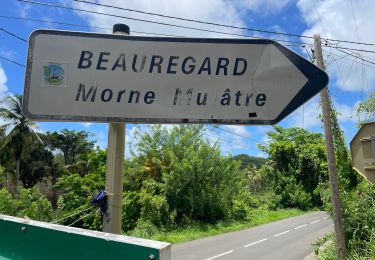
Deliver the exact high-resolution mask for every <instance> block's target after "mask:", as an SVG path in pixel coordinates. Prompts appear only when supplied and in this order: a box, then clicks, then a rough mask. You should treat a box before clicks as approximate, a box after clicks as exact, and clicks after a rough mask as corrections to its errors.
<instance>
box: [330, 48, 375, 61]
mask: <svg viewBox="0 0 375 260" xmlns="http://www.w3.org/2000/svg"><path fill="white" fill-rule="evenodd" d="M335 49H337V50H338V51H340V52H342V53H345V54H348V55H349V56H352V57H354V58H356V59H361V60H363V61H366V62H368V63H371V64H372V65H375V62H372V61H369V60H367V59H365V58H363V57H362V56H361V55H360V54H359V53H350V52H347V51H343V50H341V49H338V48H335ZM354 54H357V56H356V55H354Z"/></svg>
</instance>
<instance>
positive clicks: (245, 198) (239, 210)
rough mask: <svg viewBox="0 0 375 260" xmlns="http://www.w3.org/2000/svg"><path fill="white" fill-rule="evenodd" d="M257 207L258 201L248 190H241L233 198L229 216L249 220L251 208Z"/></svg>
mask: <svg viewBox="0 0 375 260" xmlns="http://www.w3.org/2000/svg"><path fill="white" fill-rule="evenodd" d="M258 207H259V201H258V200H257V199H256V197H255V196H253V195H252V194H251V193H250V192H249V191H247V190H245V189H244V190H242V191H241V192H240V193H239V194H238V195H237V196H236V197H235V198H234V199H233V200H232V208H231V210H230V217H231V219H234V220H250V219H251V217H252V211H253V209H256V208H258Z"/></svg>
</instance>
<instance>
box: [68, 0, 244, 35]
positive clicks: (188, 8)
mask: <svg viewBox="0 0 375 260" xmlns="http://www.w3.org/2000/svg"><path fill="white" fill-rule="evenodd" d="M97 2H98V3H101V4H108V5H113V6H118V7H123V8H131V9H137V10H142V11H146V12H154V13H160V14H164V15H170V16H178V17H184V18H189V19H198V20H204V21H210V22H220V23H225V24H232V25H237V26H243V25H244V23H243V20H242V19H241V16H240V14H239V12H238V11H237V10H236V8H235V6H234V5H233V3H232V2H229V1H225V0H206V1H200V0H179V1H169V0H160V1H152V0H124V1H123V0H113V1H109V0H99V1H97ZM73 6H75V7H78V8H81V9H86V10H93V11H98V12H105V13H111V14H114V15H120V16H127V17H133V18H138V19H146V20H153V21H159V22H164V23H171V24H179V25H184V26H190V27H199V28H205V29H211V30H213V29H217V30H219V31H233V30H231V29H225V28H213V26H211V25H202V24H194V23H192V22H184V21H176V20H173V19H166V18H160V17H157V16H149V15H145V14H139V13H133V12H128V11H123V10H117V9H109V8H104V7H100V6H94V5H87V4H83V3H73ZM77 14H78V15H79V16H81V17H82V18H84V19H86V20H87V21H88V23H89V24H90V25H91V26H100V27H109V28H111V27H112V26H113V25H114V24H115V23H125V24H127V25H129V27H130V31H131V34H132V35H137V33H134V31H147V32H156V33H167V34H175V35H180V36H191V37H197V36H198V37H212V36H214V35H215V34H213V33H207V32H199V31H195V30H189V29H182V28H174V27H169V26H162V25H156V24H151V23H144V22H139V21H132V20H127V19H123V18H115V17H110V16H103V15H96V14H88V13H81V12H77ZM132 31H133V33H132ZM106 32H108V31H106ZM215 36H220V37H225V36H224V35H221V34H220V35H215Z"/></svg>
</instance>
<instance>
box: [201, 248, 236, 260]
mask: <svg viewBox="0 0 375 260" xmlns="http://www.w3.org/2000/svg"><path fill="white" fill-rule="evenodd" d="M233 252H234V250H230V251H228V252H225V253H222V254H220V255H215V256H213V257H210V258H207V259H206V260H212V259H215V258H219V257H220V256H223V255H227V254H230V253H233Z"/></svg>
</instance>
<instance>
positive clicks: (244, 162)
mask: <svg viewBox="0 0 375 260" xmlns="http://www.w3.org/2000/svg"><path fill="white" fill-rule="evenodd" d="M233 159H234V160H238V161H240V162H241V165H240V168H241V170H243V169H245V168H247V167H249V166H250V164H252V165H254V166H255V167H256V168H257V169H259V168H260V167H261V166H262V165H264V164H265V163H266V162H267V159H266V158H262V157H256V156H249V155H247V154H238V155H236V156H233Z"/></svg>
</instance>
